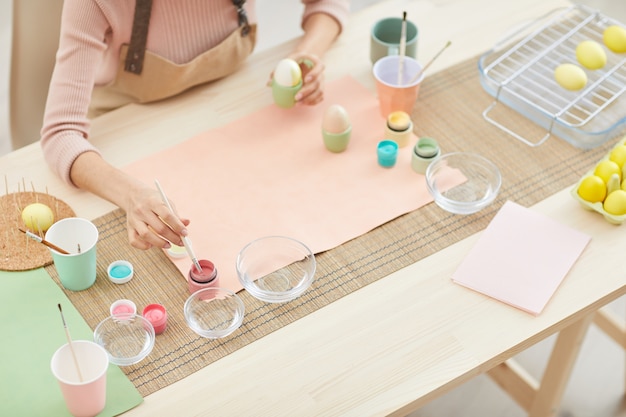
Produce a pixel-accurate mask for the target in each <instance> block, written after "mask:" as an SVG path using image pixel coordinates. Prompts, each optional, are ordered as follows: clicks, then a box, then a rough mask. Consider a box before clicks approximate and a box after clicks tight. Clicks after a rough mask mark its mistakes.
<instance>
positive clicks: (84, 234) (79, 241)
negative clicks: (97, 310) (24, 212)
mask: <svg viewBox="0 0 626 417" xmlns="http://www.w3.org/2000/svg"><path fill="white" fill-rule="evenodd" d="M46 240H47V241H48V242H50V243H54V244H55V245H56V246H58V247H60V248H61V249H65V250H66V251H67V252H69V254H68V255H65V254H62V253H59V252H57V251H55V250H54V249H50V253H51V254H52V261H53V262H54V267H55V269H56V271H57V274H59V280H60V281H61V284H62V285H63V287H64V288H66V289H68V290H70V291H82V290H86V289H87V288H89V287H91V286H92V285H93V284H94V283H95V282H96V244H97V243H98V228H97V227H96V226H95V225H94V224H93V223H92V222H90V221H89V220H87V219H82V218H80V217H69V218H66V219H61V220H59V221H57V222H55V223H53V224H52V226H50V228H49V229H48V231H47V232H46ZM79 247H80V250H79Z"/></svg>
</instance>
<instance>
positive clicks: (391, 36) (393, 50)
mask: <svg viewBox="0 0 626 417" xmlns="http://www.w3.org/2000/svg"><path fill="white" fill-rule="evenodd" d="M401 35H402V19H401V18H399V17H388V18H385V19H382V20H379V21H378V22H376V23H375V24H374V26H373V27H372V31H371V34H370V60H371V61H372V64H374V63H376V61H378V60H379V59H380V58H383V57H385V56H388V55H399V54H400V38H401ZM417 35H418V30H417V26H416V25H415V24H414V23H413V22H411V21H409V20H407V21H406V46H405V51H404V54H405V55H406V56H410V57H412V58H417V38H418V36H417Z"/></svg>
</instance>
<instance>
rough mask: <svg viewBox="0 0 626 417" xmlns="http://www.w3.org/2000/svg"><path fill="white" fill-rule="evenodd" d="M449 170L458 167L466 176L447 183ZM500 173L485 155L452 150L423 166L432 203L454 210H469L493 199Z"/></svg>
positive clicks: (460, 212) (483, 205)
mask: <svg viewBox="0 0 626 417" xmlns="http://www.w3.org/2000/svg"><path fill="white" fill-rule="evenodd" d="M451 170H457V171H459V172H460V173H461V174H462V175H463V176H464V177H465V178H466V180H465V181H463V182H462V183H461V184H459V185H457V186H453V187H447V186H446V185H445V184H446V183H449V178H450V174H451V173H452V172H453V171H451ZM501 185H502V176H501V175H500V170H499V169H498V167H497V166H495V165H494V164H493V163H492V162H491V161H489V160H488V159H486V158H484V157H482V156H480V155H477V154H473V153H467V152H453V153H448V154H444V155H442V156H440V157H439V158H437V159H435V160H434V161H433V162H431V163H430V165H428V168H427V169H426V186H427V187H428V191H429V192H430V194H431V195H432V196H433V199H434V200H435V203H436V204H437V205H438V206H439V207H441V208H442V209H444V210H446V211H449V212H450V213H455V214H472V213H476V212H477V211H480V210H482V209H483V208H485V207H487V206H488V205H489V204H491V203H492V202H493V200H495V198H496V196H497V195H498V192H499V191H500V186H501Z"/></svg>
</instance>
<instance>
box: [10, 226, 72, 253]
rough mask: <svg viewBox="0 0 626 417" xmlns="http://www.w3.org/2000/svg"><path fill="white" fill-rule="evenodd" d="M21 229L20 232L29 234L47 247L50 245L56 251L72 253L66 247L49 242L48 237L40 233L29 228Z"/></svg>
mask: <svg viewBox="0 0 626 417" xmlns="http://www.w3.org/2000/svg"><path fill="white" fill-rule="evenodd" d="M18 229H20V232H22V233H25V234H26V236H28V237H29V238H31V239H33V240H36V241H37V242H39V243H43V244H44V245H46V246H47V247H49V248H50V249H54V250H55V251H57V252H59V253H62V254H63V255H69V254H70V253H69V252H68V251H66V250H65V249H62V248H60V247H58V246H57V245H55V244H54V243H50V242H48V241H47V240H46V239H44V238H42V237H41V236H39V235H36V234H35V233H33V232H30V231H28V230H24V229H22V228H18Z"/></svg>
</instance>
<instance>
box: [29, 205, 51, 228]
mask: <svg viewBox="0 0 626 417" xmlns="http://www.w3.org/2000/svg"><path fill="white" fill-rule="evenodd" d="M22 221H23V222H24V225H25V226H26V227H27V228H28V229H29V230H31V231H34V232H38V231H42V232H45V231H46V230H48V228H50V226H52V223H54V214H53V213H52V210H51V209H50V207H48V206H46V205H45V204H42V203H33V204H29V205H27V206H26V207H24V210H22Z"/></svg>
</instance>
